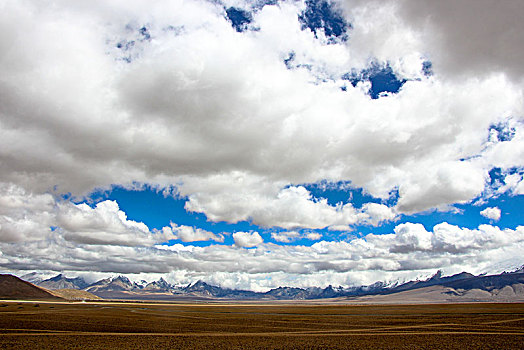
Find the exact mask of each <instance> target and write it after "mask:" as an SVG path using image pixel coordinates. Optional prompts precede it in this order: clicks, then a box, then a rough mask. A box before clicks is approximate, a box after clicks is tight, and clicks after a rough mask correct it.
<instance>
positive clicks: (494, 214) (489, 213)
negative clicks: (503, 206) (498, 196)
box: [480, 207, 500, 221]
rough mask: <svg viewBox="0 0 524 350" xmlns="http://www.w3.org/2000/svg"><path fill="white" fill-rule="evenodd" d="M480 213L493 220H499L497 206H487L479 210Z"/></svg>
mask: <svg viewBox="0 0 524 350" xmlns="http://www.w3.org/2000/svg"><path fill="white" fill-rule="evenodd" d="M480 215H482V216H484V217H486V218H488V219H490V220H493V221H499V219H500V209H499V208H497V207H487V208H486V209H484V210H482V211H481V212H480Z"/></svg>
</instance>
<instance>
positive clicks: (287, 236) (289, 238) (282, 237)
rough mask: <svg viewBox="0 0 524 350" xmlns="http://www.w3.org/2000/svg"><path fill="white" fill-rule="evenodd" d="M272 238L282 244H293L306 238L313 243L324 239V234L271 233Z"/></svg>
mask: <svg viewBox="0 0 524 350" xmlns="http://www.w3.org/2000/svg"><path fill="white" fill-rule="evenodd" d="M271 238H273V239H274V240H275V241H277V242H281V243H291V242H293V241H296V240H297V239H301V238H305V239H309V240H311V241H318V240H319V239H321V238H322V234H320V233H318V232H302V233H300V232H297V231H282V232H271Z"/></svg>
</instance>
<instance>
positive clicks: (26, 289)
mask: <svg viewBox="0 0 524 350" xmlns="http://www.w3.org/2000/svg"><path fill="white" fill-rule="evenodd" d="M0 299H19V300H24V299H27V300H59V299H61V298H60V297H58V296H55V295H52V294H50V293H49V292H48V291H46V290H44V289H42V288H39V287H37V286H35V285H34V284H31V283H29V282H26V281H23V280H21V279H20V278H18V277H16V276H13V275H0Z"/></svg>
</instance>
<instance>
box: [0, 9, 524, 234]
mask: <svg viewBox="0 0 524 350" xmlns="http://www.w3.org/2000/svg"><path fill="white" fill-rule="evenodd" d="M409 3H410V4H411V2H409ZM426 5H428V4H426ZM399 6H408V7H410V8H413V9H412V10H410V11H407V13H408V14H407V15H406V16H409V18H404V17H403V16H396V15H397V14H398V13H402V11H400V10H399V9H400V7H399ZM428 6H429V5H428ZM432 6H433V7H435V6H437V5H432ZM442 6H444V5H442ZM446 6H450V5H446ZM457 6H459V5H457ZM512 6H513V5H512ZM515 6H516V5H515ZM419 7H420V6H417V5H413V4H411V5H409V4H406V5H405V4H404V3H403V2H399V3H389V4H387V6H384V7H377V6H376V4H374V3H369V4H365V5H363V4H360V6H353V5H351V6H350V8H348V10H347V11H346V13H347V14H348V16H349V17H351V18H350V19H352V20H351V23H352V27H353V29H352V32H351V35H350V39H349V40H348V41H347V42H338V43H328V42H326V41H322V40H319V39H318V38H316V37H315V35H314V33H312V32H311V31H309V30H302V29H301V24H300V23H299V20H298V14H299V13H301V11H302V10H303V5H301V4H300V3H282V4H279V5H273V6H269V5H268V6H264V7H263V8H261V9H259V10H258V11H257V12H256V13H254V14H253V16H254V17H253V18H254V19H253V20H254V25H255V26H256V27H257V28H258V30H257V31H247V32H244V33H239V32H237V31H236V30H235V29H234V28H233V27H232V26H231V23H229V22H228V21H227V20H226V18H225V16H224V13H223V8H222V7H220V6H218V5H216V4H214V3H212V2H191V3H168V2H159V3H155V5H150V4H148V5H147V6H146V3H144V2H137V3H135V4H133V5H129V4H127V3H125V4H124V3H121V2H116V3H112V4H103V3H96V4H95V5H94V6H93V7H92V8H90V9H89V10H86V9H85V8H84V6H80V5H78V4H70V3H69V2H57V3H56V6H54V7H53V9H52V11H51V10H50V9H49V8H47V7H45V6H42V5H40V4H39V3H38V2H34V1H21V2H8V3H6V5H5V8H4V11H3V13H2V15H1V17H0V23H1V24H2V33H4V34H3V36H2V37H1V38H0V39H1V43H0V45H1V47H2V52H3V53H7V52H9V54H4V55H2V65H1V67H2V70H1V72H0V73H1V75H2V76H3V77H4V78H3V80H2V83H1V86H0V89H1V91H2V103H1V104H0V106H1V107H0V108H1V110H0V115H1V124H0V128H1V130H2V135H3V137H2V141H1V142H2V143H1V145H0V146H1V147H0V149H1V150H2V151H1V152H0V157H1V160H2V170H1V171H0V175H1V176H2V178H3V179H4V180H5V181H9V182H13V183H16V184H18V185H21V186H22V187H24V188H26V189H28V190H30V191H36V192H38V193H43V192H45V191H58V192H59V193H64V192H72V193H73V194H74V195H83V194H87V193H89V192H90V191H92V190H93V189H94V188H105V187H107V186H109V185H111V184H129V183H131V182H133V181H139V182H143V183H152V184H159V185H161V186H162V185H172V184H179V185H180V187H181V192H182V193H184V194H186V195H188V196H189V198H190V201H189V202H188V209H189V210H195V211H199V210H200V211H202V212H204V213H206V215H208V216H209V218H211V219H212V220H213V218H214V217H216V218H222V217H224V216H226V215H225V214H223V213H225V212H229V213H231V214H229V215H228V216H227V220H229V221H232V222H234V221H238V220H243V218H245V217H246V216H248V217H250V216H251V217H253V218H258V220H259V222H261V223H262V224H263V223H264V222H265V221H267V222H268V223H269V224H270V225H273V224H275V225H277V226H281V227H286V228H291V227H294V226H296V225H297V224H300V225H302V223H300V220H298V221H297V219H300V217H299V216H300V215H301V214H300V212H299V211H300V210H301V209H303V207H302V206H301V205H297V206H296V207H295V208H294V209H289V210H288V212H287V214H286V215H287V216H286V217H283V214H282V217H278V215H277V213H272V212H267V211H265V210H260V209H259V208H257V207H256V205H257V204H256V201H255V202H254V203H255V204H254V207H251V206H250V205H247V206H245V207H246V209H245V210H242V209H239V208H238V206H236V205H235V204H234V203H232V202H235V201H236V199H237V198H230V197H231V196H233V197H235V196H236V197H239V198H250V197H255V198H256V197H259V196H260V195H262V196H264V197H266V198H267V200H268V201H269V202H271V201H274V202H282V201H284V200H285V197H282V196H284V195H286V194H288V195H296V194H291V193H289V191H288V190H286V187H287V186H289V185H290V184H291V185H292V184H297V183H314V182H317V181H320V180H324V179H328V180H333V181H337V180H350V181H352V183H353V184H354V185H355V186H357V187H364V188H365V189H366V190H367V191H368V192H369V193H370V194H372V195H374V196H378V197H381V198H384V197H386V196H387V195H388V194H389V192H390V191H391V190H392V189H395V188H401V189H402V191H400V192H399V193H400V197H401V198H400V205H399V207H398V209H399V210H400V211H405V212H407V213H410V212H416V211H420V210H426V209H430V208H434V207H439V206H446V205H450V204H454V203H457V202H458V203H460V202H464V201H468V200H471V199H473V198H474V197H475V196H477V195H478V194H479V193H480V192H481V191H482V189H483V187H484V182H483V178H484V176H485V173H486V170H489V167H490V166H491V164H492V162H487V161H486V162H479V161H473V160H471V159H473V158H471V157H473V156H475V157H477V158H478V157H479V156H480V157H481V158H482V152H483V150H484V147H485V141H486V140H485V133H486V131H487V130H488V128H489V125H490V124H492V123H493V122H494V121H497V120H499V119H500V118H504V117H505V116H508V115H510V114H513V115H516V116H519V115H520V114H519V113H521V109H522V106H521V103H520V101H522V94H521V88H520V86H516V85H512V83H511V81H509V80H508V79H507V78H505V77H504V76H497V75H490V76H486V77H484V76H478V75H476V74H474V75H472V76H466V77H464V78H463V79H461V80H460V81H456V80H447V78H446V77H445V76H440V75H438V74H435V76H433V77H431V78H427V77H424V76H423V74H422V71H421V69H422V66H421V64H422V63H421V62H422V60H423V59H425V58H424V57H423V56H424V54H423V53H424V52H426V51H427V50H426V47H425V46H424V45H430V44H431V43H432V42H431V41H427V40H423V39H424V35H426V34H427V33H426V32H425V31H424V30H425V28H419V27H418V26H417V25H416V24H417V23H415V21H414V20H413V18H412V17H414V16H411V15H410V13H417V12H416V11H417V9H418V8H419ZM437 7H438V6H437ZM462 7H464V8H466V7H467V6H462V5H460V8H461V9H462ZM496 7H497V8H501V9H508V11H507V12H508V13H514V12H511V11H509V10H511V8H509V7H506V6H496ZM248 8H249V7H248ZM402 8H403V7H402ZM439 8H440V7H439ZM443 8H444V7H443ZM166 9H169V11H167V10H166ZM390 10H391V11H390ZM437 10H438V9H437ZM414 11H415V12H414ZM443 11H444V10H443ZM446 11H447V10H446ZM497 11H498V12H497ZM497 11H496V14H497V16H498V17H497V18H499V17H501V16H499V14H500V13H499V12H500V11H502V10H497ZM504 11H506V10H504ZM458 12H459V13H461V14H462V13H463V12H464V11H462V10H460V11H458ZM181 14H183V16H182V15H181ZM395 16H396V17H395ZM470 17H471V18H473V17H472V16H470ZM431 18H434V17H431ZM439 18H440V17H439ZM443 18H447V17H446V16H444V17H443ZM35 23H38V26H36V25H35ZM431 23H433V22H431ZM496 23H498V22H496ZM445 24H446V23H442V24H439V23H436V24H435V26H436V27H438V28H439V29H441V30H444V29H442V28H446V26H445ZM432 25H433V24H432ZM142 28H144V29H142ZM384 28H388V30H383V29H384ZM504 28H506V26H504ZM283 33H285V34H284V35H285V37H286V41H282V40H281V37H282V35H283ZM377 33H379V34H380V35H378V34H377ZM430 33H432V32H430ZM446 33H447V32H446ZM463 33H465V34H464V35H470V34H471V33H470V31H465V32H463ZM468 33H470V34H468ZM471 35H473V34H471ZM15 38H16V40H15ZM370 38H373V40H368V39H370ZM384 40H385V41H386V42H383V41H384ZM460 42H461V43H462V42H469V41H468V40H465V38H464V40H462V39H461V40H460ZM476 42H480V41H478V40H477V41H476ZM499 42H504V41H503V40H499ZM218 43H220V45H218ZM423 44H424V45H423ZM366 45H368V46H369V47H373V48H374V49H373V50H371V51H370V50H365V46H366ZM435 45H436V44H435ZM455 46H456V45H453V47H455ZM521 46H522V45H512V47H515V48H518V47H521ZM28 47H30V48H31V52H29V51H28V49H27V48H28ZM377 48H381V50H377ZM515 50H517V49H515ZM290 52H294V53H295V57H296V60H297V65H298V66H297V67H295V68H294V69H288V68H287V67H286V65H285V64H284V62H283V60H284V59H285V58H286V57H288V56H289V54H290ZM443 52H448V50H445V51H443ZM370 55H371V56H370ZM447 56H448V55H446V57H447ZM517 56H518V55H517ZM363 57H365V59H364V58H363ZM369 57H376V59H378V60H379V61H381V62H390V64H391V66H392V68H393V69H394V72H395V73H396V74H399V75H400V76H405V77H407V78H410V79H413V80H410V81H408V82H406V83H405V84H404V85H403V87H402V90H401V91H400V92H399V93H398V94H397V95H392V96H388V97H384V98H380V99H378V100H372V99H370V98H369V96H368V95H367V89H366V88H363V85H362V84H358V85H357V86H355V87H353V86H352V85H351V84H349V85H348V84H346V85H347V86H346V91H342V90H341V89H340V86H341V84H343V81H342V80H341V76H342V75H343V74H344V73H347V72H350V71H351V69H357V70H358V69H360V68H363V67H365V65H366V64H367V63H366V62H367V59H368V58H369ZM430 59H432V60H433V57H430ZM57 61H60V62H61V64H60V66H59V67H57V66H56V62H57ZM520 61H521V60H518V62H520ZM437 63H438V57H435V64H437ZM501 67H505V65H504V64H501ZM515 69H516V68H515ZM436 72H437V73H438V71H436ZM78 96H82V99H79V98H77V97H78ZM65 130H67V132H65ZM239 145H242V146H241V147H239ZM519 149H522V145H519ZM50 155H53V156H52V157H51V156H50ZM477 158H475V159H477ZM499 158H500V157H499ZM464 159H466V160H464ZM86 167H88V168H89V171H85V168H86ZM421 169H427V170H428V171H427V172H426V171H424V172H422V171H421ZM464 172H466V173H467V174H468V176H471V178H472V179H473V181H469V182H464V181H463V179H464V178H466V175H461V174H464ZM237 175H239V176H240V177H243V183H236V184H235V185H234V186H233V185H232V186H222V187H221V186H220V185H219V183H221V182H222V181H224V180H225V181H227V182H235V181H236V178H237ZM217 181H218V182H217ZM254 184H259V185H260V186H261V189H259V188H254V187H253V185H254ZM463 185H466V186H465V187H464V186H463ZM219 187H220V188H219ZM233 190H237V192H236V194H231V192H232V191H233ZM217 193H218V194H219V195H218V196H217V197H215V198H214V199H213V200H210V199H209V197H211V196H214V195H215V194H217ZM436 193H447V195H446V196H437V195H435V194H436ZM279 196H280V197H279ZM428 198H431V200H428ZM301 203H303V204H304V205H306V208H305V209H307V210H313V211H318V212H321V211H322V210H324V209H323V208H322V205H321V204H319V203H317V204H316V205H314V206H313V205H308V203H306V202H304V201H302V202H301ZM275 216H276V217H275ZM273 217H274V218H273ZM336 217H337V216H336ZM336 220H338V219H336ZM333 224H336V223H333ZM318 225H324V223H319V222H312V223H308V222H305V223H304V227H316V226H318Z"/></svg>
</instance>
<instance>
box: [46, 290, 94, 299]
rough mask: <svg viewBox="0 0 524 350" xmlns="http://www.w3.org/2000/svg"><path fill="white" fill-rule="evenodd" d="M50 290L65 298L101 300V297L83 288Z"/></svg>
mask: <svg viewBox="0 0 524 350" xmlns="http://www.w3.org/2000/svg"><path fill="white" fill-rule="evenodd" d="M50 292H51V293H52V294H53V295H55V296H57V297H60V298H63V299H66V300H102V298H100V297H98V296H96V295H94V294H91V293H89V292H86V291H85V290H78V289H71V288H69V289H68V288H66V289H55V290H50Z"/></svg>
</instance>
